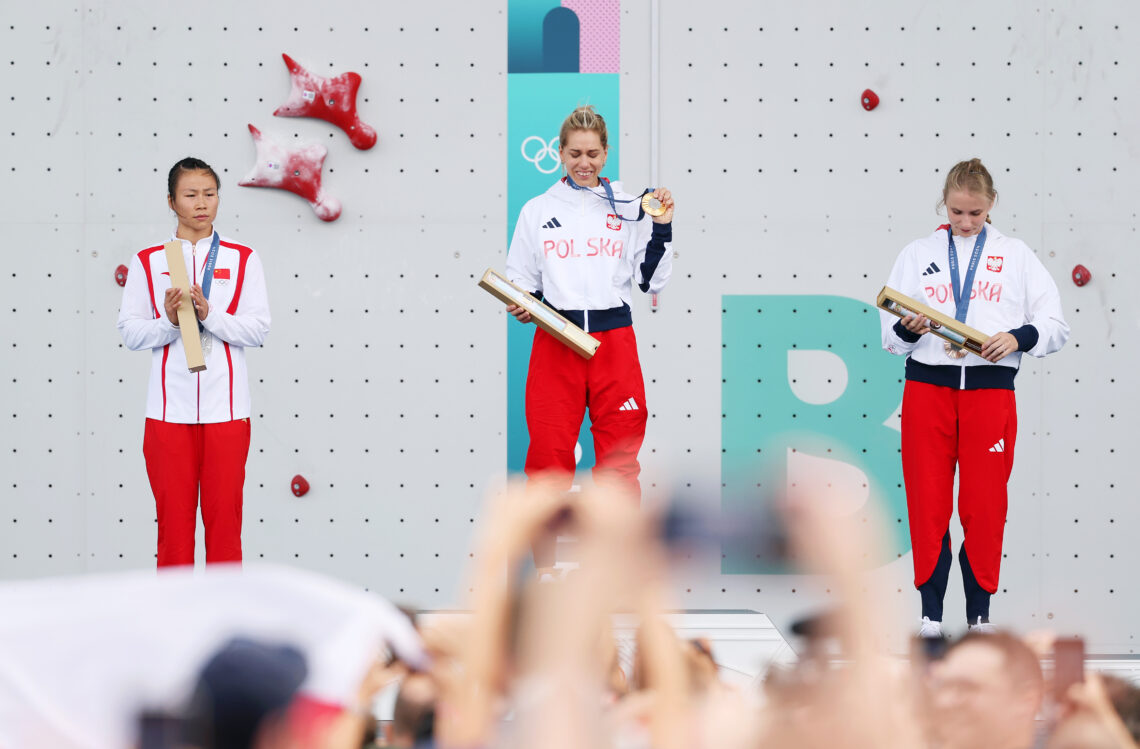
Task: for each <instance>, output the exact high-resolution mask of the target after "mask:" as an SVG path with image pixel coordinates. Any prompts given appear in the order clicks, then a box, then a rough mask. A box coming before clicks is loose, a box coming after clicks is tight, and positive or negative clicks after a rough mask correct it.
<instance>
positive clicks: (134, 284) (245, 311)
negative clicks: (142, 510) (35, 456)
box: [119, 158, 269, 567]
mask: <svg viewBox="0 0 1140 749" xmlns="http://www.w3.org/2000/svg"><path fill="white" fill-rule="evenodd" d="M167 191H168V196H167V199H168V201H169V204H170V208H171V210H173V211H174V213H175V214H176V215H177V216H178V226H177V228H176V229H175V233H174V237H172V239H177V240H180V242H181V245H182V256H183V261H184V262H185V263H186V270H187V275H188V276H189V277H190V278H191V279H192V281H191V283H192V286H191V289H190V297H191V301H192V303H193V305H194V309H195V310H196V311H197V315H198V321H199V323H200V333H201V339H202V352H203V354H204V355H205V359H206V369H205V371H201V372H190V371H189V369H188V368H187V366H186V351H185V349H184V348H183V347H182V337H181V331H180V330H179V328H178V315H177V310H178V307H179V305H180V304H181V301H182V292H181V290H179V289H174V288H172V287H171V285H170V273H169V268H168V266H167V263H166V253H165V252H164V250H163V245H161V244H159V245H155V246H153V247H148V248H147V249H145V250H143V251H142V252H139V253H138V254H137V255H136V256H135V257H134V258H133V259H132V260H131V265H130V270H129V272H128V274H127V283H126V286H125V288H124V289H123V302H122V306H121V307H120V309H119V332H120V334H121V335H122V337H123V342H124V343H125V344H126V346H127V348H129V349H131V350H132V351H138V350H140V349H150V350H151V371H150V385H149V390H148V395H147V404H146V432H145V435H144V437H143V455H144V457H145V458H146V468H147V474H148V476H149V477H150V485H151V489H152V491H153V492H154V501H155V510H156V512H157V518H158V555H157V557H158V566H159V567H167V566H173V565H192V564H194V533H195V525H196V522H197V512H198V505H199V501H200V502H201V508H202V522H203V525H205V529H206V562H207V563H212V562H237V561H241V514H242V488H243V486H244V483H245V460H246V455H247V454H248V453H249V434H250V423H249V418H250V398H249V381H248V377H247V375H246V364H245V348H246V347H248V346H260V345H261V343H262V342H263V341H264V340H265V337H266V335H268V333H269V302H268V299H267V297H266V292H265V277H264V274H263V273H262V269H261V260H260V259H259V258H258V256H257V253H255V252H254V251H253V250H252V249H250V248H249V247H246V246H244V245H241V244H238V243H237V242H234V241H232V240H230V239H226V238H224V237H222V236H220V235H219V234H218V233H217V232H216V231H214V218H215V217H216V216H217V212H218V176H217V174H215V173H214V170H213V169H211V168H210V167H209V166H208V165H207V164H206V163H205V162H203V161H200V160H198V159H193V158H188V159H183V160H182V161H179V162H178V163H177V164H175V165H174V167H173V168H172V169H171V170H170V174H169V176H168V182H167Z"/></svg>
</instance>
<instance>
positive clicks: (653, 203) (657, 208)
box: [641, 192, 665, 217]
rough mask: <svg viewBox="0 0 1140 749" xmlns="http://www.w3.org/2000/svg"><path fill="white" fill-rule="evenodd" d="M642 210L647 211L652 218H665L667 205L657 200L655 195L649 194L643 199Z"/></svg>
mask: <svg viewBox="0 0 1140 749" xmlns="http://www.w3.org/2000/svg"><path fill="white" fill-rule="evenodd" d="M641 210H643V211H645V212H646V213H647V214H649V215H650V216H654V217H657V216H664V215H665V204H664V203H662V202H661V201H660V200H658V199H657V198H655V197H653V193H651V192H647V193H645V195H643V196H642V197H641Z"/></svg>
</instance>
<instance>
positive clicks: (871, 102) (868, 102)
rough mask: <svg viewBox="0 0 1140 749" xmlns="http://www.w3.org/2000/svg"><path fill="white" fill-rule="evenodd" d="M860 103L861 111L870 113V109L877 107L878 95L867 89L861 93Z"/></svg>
mask: <svg viewBox="0 0 1140 749" xmlns="http://www.w3.org/2000/svg"><path fill="white" fill-rule="evenodd" d="M862 101H863V109H866V110H867V111H868V112H870V111H871V110H872V109H874V108H875V107H877V106H879V95H878V94H876V93H875V92H874V91H872V90H871V89H867V90H865V91H864V92H863V98H862Z"/></svg>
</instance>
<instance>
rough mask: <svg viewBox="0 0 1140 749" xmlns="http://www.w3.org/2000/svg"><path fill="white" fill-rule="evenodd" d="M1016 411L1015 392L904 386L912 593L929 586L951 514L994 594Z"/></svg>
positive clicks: (979, 576)
mask: <svg viewBox="0 0 1140 749" xmlns="http://www.w3.org/2000/svg"><path fill="white" fill-rule="evenodd" d="M1016 439H1017V408H1016V403H1015V400H1014V395H1013V391H1012V390H997V389H986V390H955V389H953V388H948V387H942V386H939V385H929V384H927V383H924V382H912V381H909V380H908V381H907V383H906V387H905V388H904V390H903V406H902V466H903V480H904V481H905V483H906V503H907V512H908V517H909V519H910V540H911V547H912V548H913V550H914V585H915V587H916V588H917V587H919V586H920V585H922V584H923V583H925V582H926V581H927V580H929V579H930V576H931V574H933V572H934V566H935V564H937V562H938V554H939V552H940V551H941V550H942V539H943V537H944V536H945V535H946V533H947V532H948V531H949V528H950V516H951V514H952V513H953V510H954V469H955V464H956V465H957V466H958V468H959V476H958V517H959V519H960V520H961V521H962V531H963V533H964V534H965V540H964V544H965V548H966V556H967V557H968V558H969V560H970V567H971V568H972V569H973V572H974V576H975V577H976V578H977V580H978V584H979V585H980V586H981V587H982V588H983V589H985V590H986V591H988V592H990V593H996V592H997V587H998V573H999V571H1000V569H1001V546H1002V536H1003V534H1004V532H1005V516H1006V508H1007V505H1008V500H1007V495H1006V483H1007V482H1008V481H1009V474H1010V471H1012V470H1013V446H1014V442H1015V440H1016Z"/></svg>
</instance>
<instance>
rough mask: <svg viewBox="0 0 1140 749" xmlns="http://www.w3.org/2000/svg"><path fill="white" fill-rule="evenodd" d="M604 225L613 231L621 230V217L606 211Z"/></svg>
mask: <svg viewBox="0 0 1140 749" xmlns="http://www.w3.org/2000/svg"><path fill="white" fill-rule="evenodd" d="M606 226H607V227H609V228H610V229H613V230H614V231H621V219H620V218H618V217H617V216H615V215H614V214H612V213H607V214H606Z"/></svg>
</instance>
